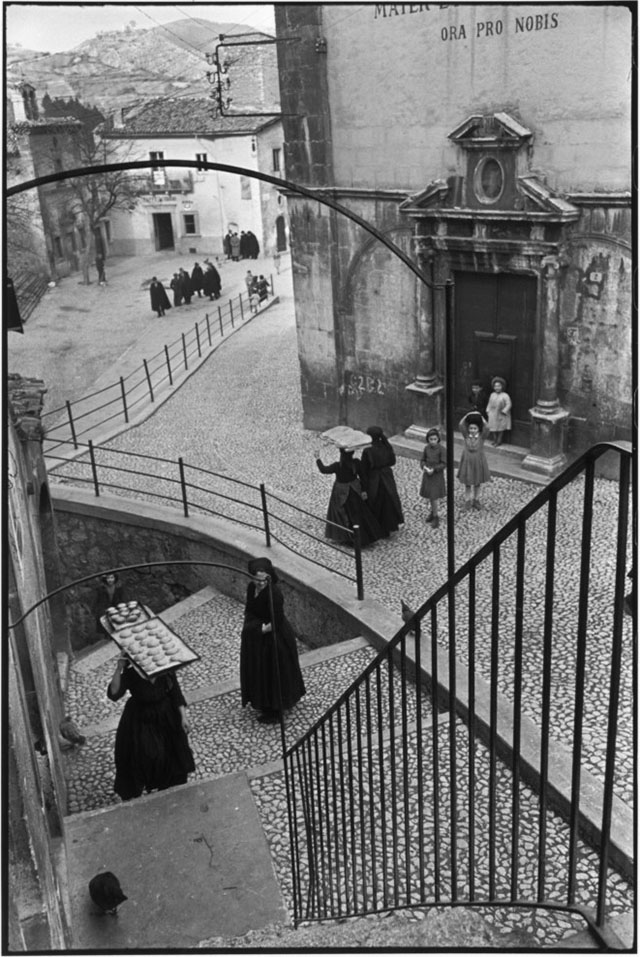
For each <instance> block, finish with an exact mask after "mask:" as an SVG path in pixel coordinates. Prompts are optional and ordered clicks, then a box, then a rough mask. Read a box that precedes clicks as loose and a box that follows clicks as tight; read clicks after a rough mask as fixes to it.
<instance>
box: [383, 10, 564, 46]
mask: <svg viewBox="0 0 640 957" xmlns="http://www.w3.org/2000/svg"><path fill="white" fill-rule="evenodd" d="M450 6H451V4H449V3H437V4H435V3H376V4H375V6H374V10H373V19H374V20H378V19H386V18H387V17H403V16H406V15H408V14H412V13H429V11H430V10H447V9H448V8H449V7H450ZM559 24H560V17H559V14H557V13H536V14H529V15H528V16H524V15H523V16H516V17H515V18H514V25H513V31H514V33H536V32H538V31H539V30H555V29H556V27H557V26H559ZM504 32H505V22H504V20H500V19H498V20H481V21H479V22H478V23H475V24H474V25H473V26H466V25H465V24H464V23H460V24H452V25H451V26H446V27H442V29H441V30H440V39H441V40H468V39H470V38H471V37H475V38H476V39H480V38H486V37H499V36H502V34H503V33H504Z"/></svg>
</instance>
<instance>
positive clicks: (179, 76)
mask: <svg viewBox="0 0 640 957" xmlns="http://www.w3.org/2000/svg"><path fill="white" fill-rule="evenodd" d="M250 29H251V28H250V27H248V26H247V24H246V23H245V24H236V23H211V22H210V21H209V20H201V19H193V18H190V19H186V20H175V21H174V22H172V23H167V24H164V25H163V26H156V27H151V28H149V29H148V30H145V29H141V28H139V27H133V26H131V25H128V26H125V27H123V29H122V30H111V31H102V32H98V33H97V34H96V36H95V37H91V38H90V39H88V40H84V41H83V42H82V43H80V44H78V46H76V47H74V48H73V49H71V50H69V51H67V52H62V53H42V52H39V51H37V50H26V49H23V48H22V47H20V46H12V45H11V44H7V47H6V57H5V65H6V74H7V83H17V82H20V80H26V81H27V82H29V83H31V84H32V85H33V86H34V87H35V89H36V93H37V96H38V99H41V98H42V97H43V96H44V94H45V93H48V94H49V96H50V97H51V98H52V99H55V98H65V99H73V98H76V97H77V99H78V100H80V101H81V102H82V103H84V104H85V105H87V106H89V105H91V106H96V107H97V108H99V109H100V110H101V111H102V112H103V113H105V115H106V114H107V113H112V112H113V111H114V110H118V109H122V108H123V107H127V106H131V105H132V104H134V103H138V102H140V101H141V100H142V101H146V100H151V99H155V98H157V97H165V96H170V97H183V96H184V97H203V96H208V95H209V93H210V89H211V87H210V85H209V83H208V82H207V78H206V73H207V70H210V69H211V68H210V67H209V66H208V65H207V61H206V59H205V54H206V53H208V52H213V51H214V49H215V47H216V45H217V43H218V42H219V35H220V34H225V35H233V34H239V33H243V34H246V33H247V32H248V31H249V30H250ZM264 36H268V34H264V33H259V34H258V33H257V34H256V36H255V39H259V38H260V37H264ZM246 39H249V40H250V39H254V37H246ZM232 52H233V60H234V65H235V68H236V69H237V71H238V77H240V75H242V78H243V82H242V90H241V91H240V94H241V95H240V99H239V98H238V96H236V97H234V101H235V102H234V107H235V108H236V109H239V110H242V108H243V103H242V102H241V100H242V99H244V98H245V96H246V99H247V103H251V105H252V106H253V105H254V104H255V103H256V102H261V103H262V104H263V107H264V109H269V108H271V109H273V108H275V109H277V108H278V107H277V103H278V97H279V94H278V89H277V61H276V48H275V45H273V46H269V45H267V46H260V47H253V48H252V47H234V49H233V51H232ZM265 71H266V72H267V73H268V74H272V76H271V80H270V82H268V83H267V85H266V87H265V86H264V73H265ZM252 78H253V81H254V84H255V89H254V90H253V91H252V93H247V91H248V89H249V86H251V85H252V83H251V80H252ZM265 89H266V91H267V92H266V93H265ZM234 92H237V91H234ZM265 98H266V99H265ZM269 98H270V101H269Z"/></svg>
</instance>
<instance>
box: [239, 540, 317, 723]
mask: <svg viewBox="0 0 640 957" xmlns="http://www.w3.org/2000/svg"><path fill="white" fill-rule="evenodd" d="M249 574H250V575H252V576H253V579H254V580H253V581H252V582H250V583H249V585H248V586H247V598H246V602H245V609H244V624H243V627H242V636H241V644H240V690H241V693H242V707H243V708H244V707H245V706H246V705H247V704H251V705H253V707H254V708H256V709H257V710H258V711H260V712H261V713H260V715H259V716H258V721H260V722H261V723H262V724H272V723H274V722H276V721H278V720H279V719H280V715H281V711H282V710H286V709H288V708H292V707H293V706H294V704H296V703H297V702H298V701H299V700H300V698H301V697H302V696H303V694H305V693H306V689H305V686H304V681H303V678H302V672H301V671H300V662H299V660H298V649H297V646H296V638H295V634H294V631H293V628H292V627H291V624H290V623H289V621H288V620H287V618H286V617H285V614H284V599H283V597H282V592H281V591H280V589H279V588H278V576H277V574H276V571H275V569H274V567H273V565H272V564H271V562H270V560H269V559H268V558H254V559H252V560H251V561H250V562H249ZM268 579H271V599H270V598H269V582H268ZM272 603H273V617H272V609H271V605H272Z"/></svg>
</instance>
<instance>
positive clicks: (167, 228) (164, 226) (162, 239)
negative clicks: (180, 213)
mask: <svg viewBox="0 0 640 957" xmlns="http://www.w3.org/2000/svg"><path fill="white" fill-rule="evenodd" d="M153 231H154V233H155V238H156V249H173V248H174V245H175V243H174V241H173V225H172V223H171V213H154V214H153Z"/></svg>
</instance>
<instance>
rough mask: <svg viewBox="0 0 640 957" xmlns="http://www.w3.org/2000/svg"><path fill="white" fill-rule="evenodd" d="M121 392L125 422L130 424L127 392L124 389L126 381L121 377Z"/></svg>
mask: <svg viewBox="0 0 640 957" xmlns="http://www.w3.org/2000/svg"><path fill="white" fill-rule="evenodd" d="M120 391H121V392H122V406H123V408H124V421H125V422H127V423H128V422H129V411H128V409H127V391H126V389H125V387H124V379H123V378H122V376H120Z"/></svg>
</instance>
